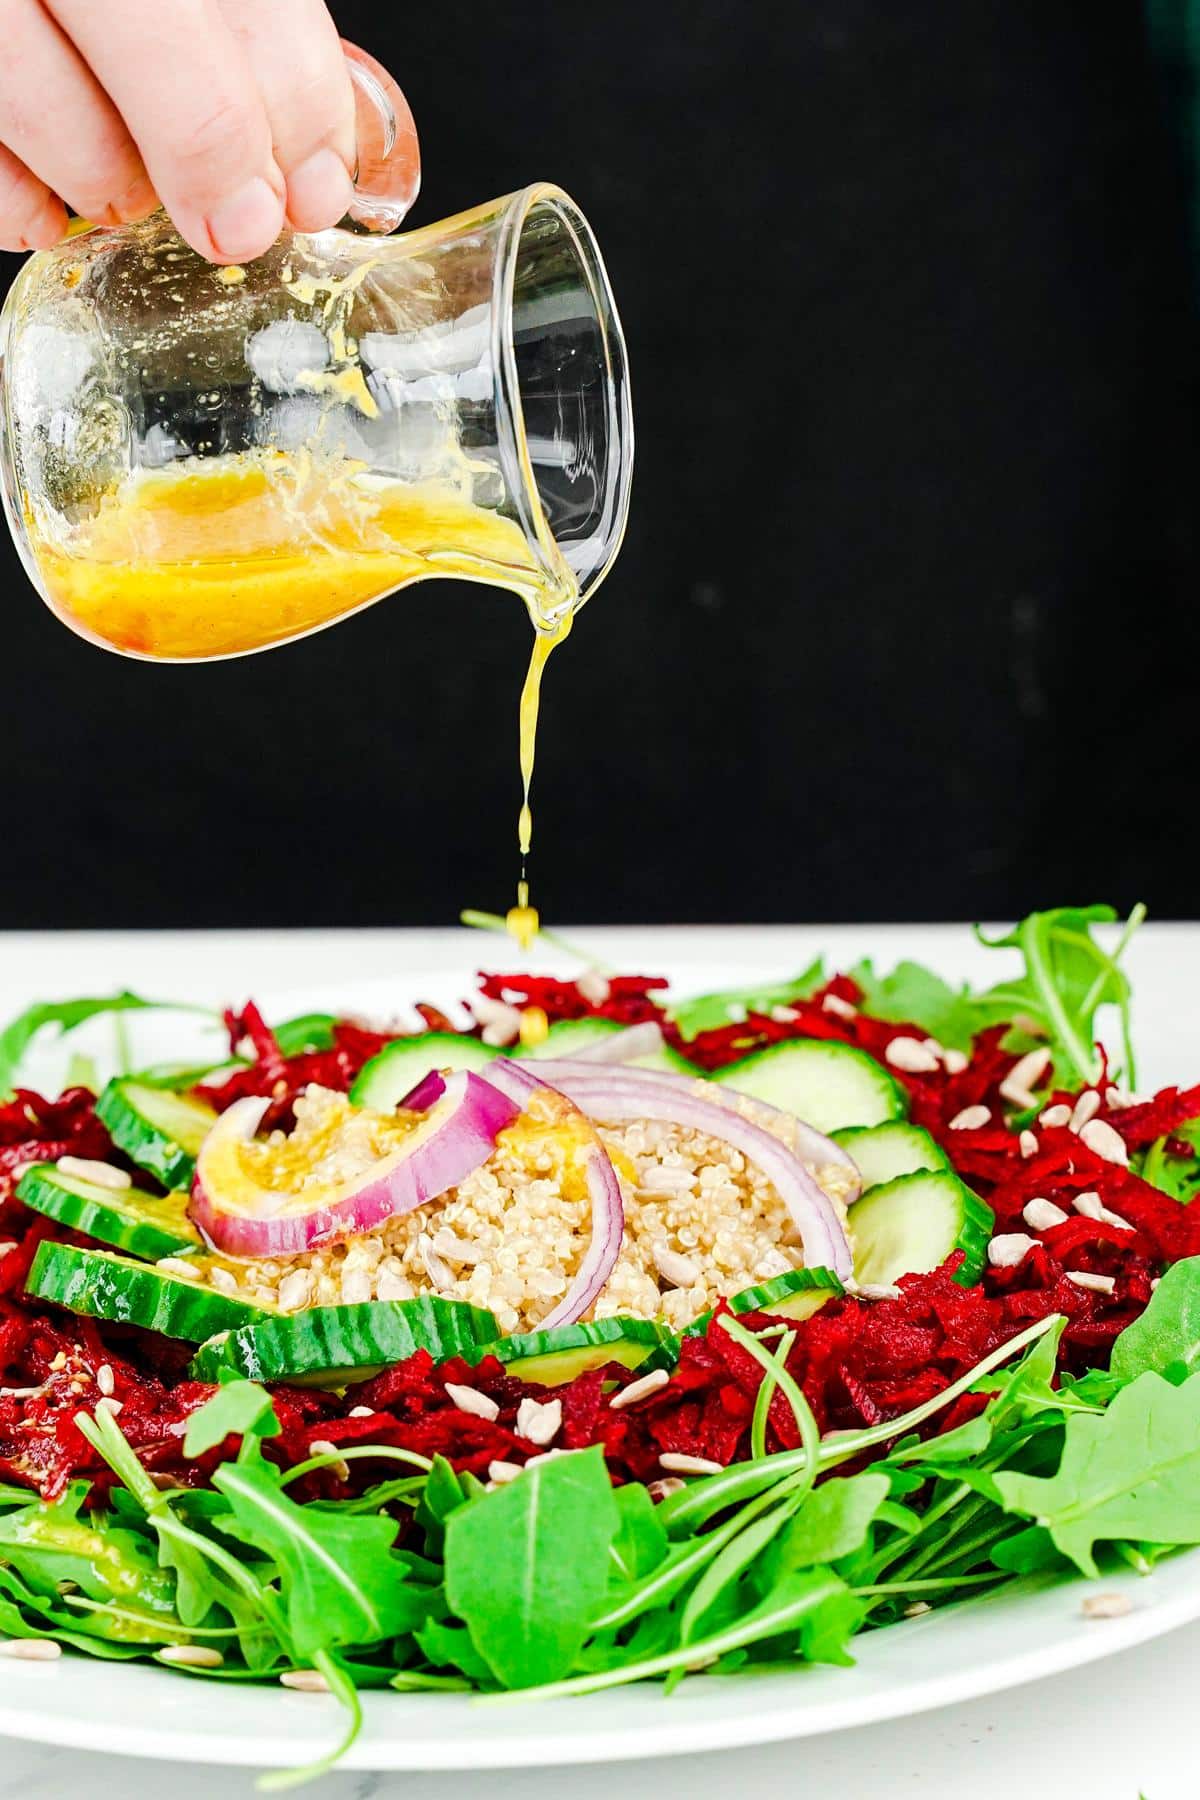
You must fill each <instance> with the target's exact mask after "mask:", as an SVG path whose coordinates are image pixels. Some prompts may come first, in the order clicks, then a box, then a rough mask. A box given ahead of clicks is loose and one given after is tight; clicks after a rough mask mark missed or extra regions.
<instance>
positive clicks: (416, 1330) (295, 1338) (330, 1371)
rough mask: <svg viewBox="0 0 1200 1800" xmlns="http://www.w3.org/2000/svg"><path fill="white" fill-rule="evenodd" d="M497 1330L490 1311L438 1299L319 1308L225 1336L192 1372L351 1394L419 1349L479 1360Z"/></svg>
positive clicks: (203, 1377) (205, 1350)
mask: <svg viewBox="0 0 1200 1800" xmlns="http://www.w3.org/2000/svg"><path fill="white" fill-rule="evenodd" d="M496 1329H497V1328H496V1320H495V1318H494V1317H493V1315H492V1314H491V1313H490V1312H484V1311H483V1310H482V1309H481V1308H480V1307H477V1306H468V1305H467V1304H466V1303H465V1301H462V1300H443V1299H441V1298H440V1297H439V1296H437V1295H429V1294H425V1295H421V1296H420V1297H419V1298H417V1299H414V1300H364V1301H362V1302H361V1303H359V1304H354V1305H349V1306H313V1307H310V1308H309V1309H308V1310H307V1311H305V1312H298V1313H275V1314H272V1315H270V1316H268V1317H266V1318H261V1319H258V1320H256V1321H255V1322H254V1323H253V1324H250V1325H244V1326H242V1327H241V1328H240V1329H239V1330H236V1331H222V1332H220V1333H219V1334H217V1335H216V1336H215V1337H212V1338H210V1339H209V1341H208V1342H207V1343H205V1344H202V1345H201V1346H200V1349H199V1350H198V1351H197V1352H196V1354H195V1356H194V1357H193V1358H192V1361H191V1365H190V1367H189V1370H188V1373H189V1374H190V1375H191V1376H193V1378H194V1379H195V1380H196V1381H219V1380H220V1379H221V1377H222V1376H223V1375H230V1374H235V1375H244V1376H246V1377H247V1379H249V1380H250V1381H298V1382H305V1383H314V1384H315V1383H318V1382H319V1383H320V1385H322V1386H336V1387H346V1386H348V1385H349V1384H350V1383H351V1382H355V1381H366V1380H367V1379H368V1378H369V1377H370V1376H372V1375H377V1374H378V1373H379V1371H380V1369H385V1368H387V1367H388V1365H389V1364H390V1363H397V1362H403V1361H404V1359H405V1357H408V1356H412V1355H413V1354H414V1353H415V1352H416V1351H418V1350H428V1352H429V1354H430V1356H432V1357H433V1359H434V1361H435V1362H439V1363H441V1362H446V1361H448V1360H449V1358H450V1357H452V1356H465V1357H470V1358H471V1359H472V1360H475V1359H477V1357H478V1352H479V1346H480V1345H481V1344H483V1343H487V1342H489V1341H490V1340H491V1339H493V1338H494V1337H495V1335H496Z"/></svg>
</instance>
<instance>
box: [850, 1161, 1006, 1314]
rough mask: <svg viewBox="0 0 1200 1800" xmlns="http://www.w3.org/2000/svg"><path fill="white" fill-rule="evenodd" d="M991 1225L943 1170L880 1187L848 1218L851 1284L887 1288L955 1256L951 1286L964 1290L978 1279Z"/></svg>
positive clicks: (973, 1198) (975, 1199)
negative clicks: (959, 1258)
mask: <svg viewBox="0 0 1200 1800" xmlns="http://www.w3.org/2000/svg"><path fill="white" fill-rule="evenodd" d="M994 1224H995V1215H994V1214H993V1212H992V1209H991V1207H990V1206H985V1205H984V1203H983V1201H982V1200H981V1199H980V1198H979V1196H978V1195H977V1194H973V1193H972V1192H971V1190H970V1188H968V1187H966V1186H965V1185H964V1184H963V1183H962V1182H961V1181H960V1180H959V1179H958V1176H957V1175H955V1174H952V1173H951V1171H950V1170H948V1169H935V1170H933V1171H932V1172H929V1171H921V1172H920V1173H919V1174H916V1175H901V1176H899V1177H898V1178H897V1179H896V1180H895V1181H885V1182H883V1183H881V1185H880V1186H879V1187H875V1188H872V1189H871V1191H870V1192H869V1193H868V1194H865V1195H864V1196H863V1198H862V1199H861V1200H859V1201H857V1202H856V1203H855V1205H854V1208H853V1210H852V1212H851V1215H850V1233H851V1237H852V1239H853V1242H854V1275H855V1279H856V1280H857V1281H860V1282H863V1283H864V1284H865V1283H870V1284H871V1285H873V1286H874V1285H877V1286H881V1287H890V1286H891V1285H892V1284H893V1283H894V1282H895V1281H896V1280H898V1278H899V1277H900V1276H901V1275H924V1274H927V1273H928V1272H929V1271H930V1270H931V1269H937V1268H940V1267H941V1265H942V1263H944V1262H945V1260H946V1258H947V1257H948V1256H952V1255H953V1253H954V1252H955V1251H956V1250H961V1251H962V1252H963V1262H962V1266H961V1268H960V1269H959V1271H958V1273H957V1274H956V1276H955V1280H956V1281H959V1282H961V1283H962V1285H963V1286H964V1287H970V1286H971V1285H972V1284H973V1283H974V1282H976V1281H978V1279H979V1277H980V1275H981V1274H982V1273H983V1269H984V1264H985V1263H986V1261H987V1247H988V1240H989V1238H990V1237H991V1235H992V1228H993V1226H994Z"/></svg>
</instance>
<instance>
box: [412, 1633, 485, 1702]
mask: <svg viewBox="0 0 1200 1800" xmlns="http://www.w3.org/2000/svg"><path fill="white" fill-rule="evenodd" d="M413 1635H414V1636H415V1638H416V1640H417V1643H418V1644H419V1645H420V1646H421V1649H422V1651H423V1652H424V1654H425V1656H426V1657H427V1658H428V1660H429V1661H430V1662H431V1663H432V1664H433V1666H434V1668H435V1669H460V1670H461V1671H462V1673H463V1674H464V1675H467V1676H469V1677H470V1679H471V1681H472V1682H474V1683H477V1684H479V1685H481V1686H483V1687H491V1686H493V1685H494V1677H493V1675H492V1671H491V1670H490V1669H489V1668H488V1666H487V1663H486V1662H485V1661H484V1660H483V1657H482V1656H480V1654H479V1652H478V1650H477V1649H476V1648H475V1644H474V1641H473V1639H472V1637H471V1633H470V1632H469V1631H468V1630H467V1628H466V1626H465V1625H448V1624H446V1623H445V1622H444V1621H443V1620H441V1619H427V1620H426V1621H425V1623H424V1625H421V1626H419V1627H418V1629H417V1630H416V1631H415V1632H414V1634H413Z"/></svg>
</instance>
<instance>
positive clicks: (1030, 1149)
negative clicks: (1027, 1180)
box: [1017, 1131, 1038, 1162]
mask: <svg viewBox="0 0 1200 1800" xmlns="http://www.w3.org/2000/svg"><path fill="white" fill-rule="evenodd" d="M1017 1146H1018V1148H1019V1150H1020V1152H1021V1155H1022V1156H1023V1157H1024V1158H1025V1160H1026V1162H1028V1161H1029V1158H1030V1157H1031V1156H1036V1155H1037V1153H1038V1141H1037V1138H1036V1137H1035V1136H1034V1134H1033V1132H1032V1131H1023V1132H1022V1133H1021V1135H1020V1137H1019V1138H1018V1139H1017Z"/></svg>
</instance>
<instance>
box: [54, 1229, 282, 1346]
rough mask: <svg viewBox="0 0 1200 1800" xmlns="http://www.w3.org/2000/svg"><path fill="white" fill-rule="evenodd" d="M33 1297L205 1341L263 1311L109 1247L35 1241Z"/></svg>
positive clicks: (167, 1334)
mask: <svg viewBox="0 0 1200 1800" xmlns="http://www.w3.org/2000/svg"><path fill="white" fill-rule="evenodd" d="M26 1288H27V1291H28V1292H29V1293H30V1294H32V1295H33V1296H34V1298H35V1299H37V1300H46V1301H48V1302H49V1303H50V1305H52V1306H65V1307H66V1308H67V1311H68V1312H74V1313H83V1314H85V1315H86V1316H87V1317H88V1318H92V1319H111V1320H112V1322H113V1324H115V1325H140V1326H142V1328H143V1329H144V1330H146V1331H158V1332H161V1333H162V1335H163V1337H171V1338H183V1339H184V1340H185V1341H187V1342H189V1343H194V1344H199V1343H203V1341H204V1339H205V1338H210V1337H212V1335H213V1333H214V1332H217V1331H236V1330H237V1328H238V1327H239V1326H241V1325H249V1324H250V1323H251V1322H252V1321H253V1320H255V1319H261V1318H263V1317H264V1316H265V1315H266V1312H267V1309H266V1307H263V1306H258V1305H256V1304H255V1302H254V1301H252V1300H241V1299H237V1298H234V1297H233V1296H231V1295H228V1294H218V1293H217V1292H216V1290H215V1289H214V1288H210V1287H205V1286H204V1284H203V1283H202V1282H199V1281H188V1280H187V1279H186V1278H185V1277H184V1276H182V1275H171V1274H169V1273H168V1272H167V1271H166V1270H165V1269H156V1268H152V1267H151V1266H150V1264H149V1263H138V1262H132V1261H131V1260H130V1259H129V1257H127V1256H114V1255H113V1254H112V1253H111V1251H108V1250H79V1249H76V1247H75V1246H74V1245H73V1244H54V1243H50V1242H48V1241H47V1242H46V1243H44V1244H39V1246H38V1250H37V1255H36V1256H35V1257H34V1259H33V1267H32V1269H31V1270H30V1271H29V1280H28V1282H27V1283H26Z"/></svg>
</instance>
